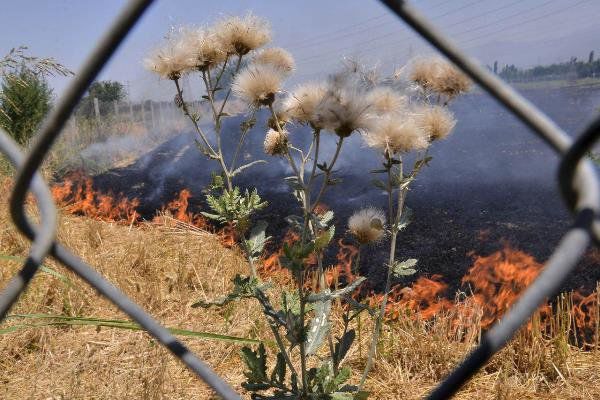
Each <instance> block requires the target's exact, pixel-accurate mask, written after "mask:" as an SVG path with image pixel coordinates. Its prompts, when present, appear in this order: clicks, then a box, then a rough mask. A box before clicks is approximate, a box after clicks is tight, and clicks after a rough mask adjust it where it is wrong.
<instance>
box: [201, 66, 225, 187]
mask: <svg viewBox="0 0 600 400" xmlns="http://www.w3.org/2000/svg"><path fill="white" fill-rule="evenodd" d="M202 80H203V81H204V85H205V86H206V96H207V97H208V101H209V103H210V107H211V109H212V112H213V120H214V123H215V138H216V140H217V160H218V161H219V164H221V169H222V170H223V174H224V176H225V182H226V183H227V189H228V190H229V191H231V190H233V183H232V182H231V171H229V169H228V168H227V165H226V164H225V158H224V157H223V147H222V146H221V113H220V112H219V113H218V114H217V109H216V107H215V99H214V97H213V94H214V92H213V88H212V84H211V78H210V70H208V71H202Z"/></svg>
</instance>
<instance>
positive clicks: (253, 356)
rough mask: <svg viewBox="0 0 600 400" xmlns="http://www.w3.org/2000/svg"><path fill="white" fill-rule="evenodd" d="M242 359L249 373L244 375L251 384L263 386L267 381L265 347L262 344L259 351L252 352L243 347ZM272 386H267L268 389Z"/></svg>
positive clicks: (248, 348)
mask: <svg viewBox="0 0 600 400" xmlns="http://www.w3.org/2000/svg"><path fill="white" fill-rule="evenodd" d="M240 353H241V354H240V355H241V357H242V360H243V361H244V363H245V364H246V367H248V371H247V372H244V375H245V376H246V378H247V379H248V383H249V384H263V383H265V382H266V381H267V379H268V378H267V354H266V351H265V346H264V345H263V344H262V343H261V344H259V345H258V351H254V350H252V349H251V348H250V347H246V346H244V347H242V349H241V352H240ZM269 387H270V386H269V385H267V387H266V388H269ZM266 388H265V389H266Z"/></svg>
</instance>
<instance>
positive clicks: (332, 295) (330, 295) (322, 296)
mask: <svg viewBox="0 0 600 400" xmlns="http://www.w3.org/2000/svg"><path fill="white" fill-rule="evenodd" d="M365 279H367V278H365V277H364V276H361V277H358V278H356V279H355V280H354V281H353V282H352V283H351V284H349V285H348V286H346V287H344V288H342V289H338V290H334V291H333V292H332V291H330V290H329V289H326V290H324V291H323V292H321V293H311V294H309V295H308V296H307V297H306V301H307V302H308V303H316V302H319V301H325V300H333V299H336V298H338V297H341V296H344V295H346V294H349V293H352V292H353V291H354V289H356V288H357V287H358V286H359V285H360V284H361V283H363V282H364V280H365Z"/></svg>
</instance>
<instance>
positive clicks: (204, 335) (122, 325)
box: [0, 314, 260, 344]
mask: <svg viewBox="0 0 600 400" xmlns="http://www.w3.org/2000/svg"><path fill="white" fill-rule="evenodd" d="M18 318H21V319H39V320H42V321H43V322H39V323H27V324H18V325H13V326H9V327H7V328H4V329H0V334H7V333H12V332H15V331H19V330H23V329H31V328H40V327H47V326H96V327H108V328H118V329H126V330H132V331H143V330H144V328H142V327H141V326H140V325H139V324H137V323H136V322H133V321H126V320H118V319H101V318H93V317H71V316H67V315H51V314H13V315H9V316H7V319H18ZM167 329H168V330H169V332H171V333H172V334H174V335H179V336H190V337H196V338H201V339H210V340H219V341H225V342H233V343H245V344H258V343H260V341H259V340H256V339H248V338H241V337H236V336H228V335H221V334H217V333H209V332H198V331H190V330H186V329H179V328H167Z"/></svg>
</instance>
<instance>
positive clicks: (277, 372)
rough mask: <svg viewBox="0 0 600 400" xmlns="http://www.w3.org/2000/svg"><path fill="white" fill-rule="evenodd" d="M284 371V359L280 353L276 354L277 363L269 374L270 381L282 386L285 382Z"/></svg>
mask: <svg viewBox="0 0 600 400" xmlns="http://www.w3.org/2000/svg"><path fill="white" fill-rule="evenodd" d="M285 369H286V364H285V357H284V355H283V354H282V353H277V362H276V363H275V367H273V372H271V381H273V382H277V383H279V384H280V385H283V384H284V382H285Z"/></svg>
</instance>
